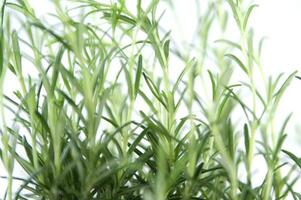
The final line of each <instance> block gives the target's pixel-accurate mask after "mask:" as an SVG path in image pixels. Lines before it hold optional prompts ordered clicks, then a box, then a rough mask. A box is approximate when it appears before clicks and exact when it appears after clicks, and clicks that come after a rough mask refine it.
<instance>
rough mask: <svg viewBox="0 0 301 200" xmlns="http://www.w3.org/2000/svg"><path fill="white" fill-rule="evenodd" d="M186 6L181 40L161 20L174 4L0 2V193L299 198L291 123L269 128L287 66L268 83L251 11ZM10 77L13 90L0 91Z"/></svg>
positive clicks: (84, 198)
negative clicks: (288, 141) (42, 11)
mask: <svg viewBox="0 0 301 200" xmlns="http://www.w3.org/2000/svg"><path fill="white" fill-rule="evenodd" d="M191 3H195V8H196V14H197V20H196V23H197V26H196V27H197V28H196V30H195V32H194V34H193V35H194V36H193V38H192V40H191V41H190V42H187V41H188V40H183V41H179V40H177V39H175V38H176V37H175V36H174V35H173V32H172V31H169V30H168V28H166V27H164V26H162V25H161V20H162V19H164V17H165V15H164V11H163V10H166V12H170V13H171V15H172V14H174V15H172V16H174V18H175V19H176V18H177V9H176V7H177V2H176V1H171V0H169V1H159V0H150V1H142V0H135V1H126V0H118V1H94V0H62V1H59V0H53V1H51V5H52V6H53V11H52V13H51V14H50V15H45V16H43V17H41V16H38V15H37V14H36V10H35V9H34V8H33V5H32V4H31V2H30V1H29V0H7V1H6V0H4V1H2V4H1V21H0V22H1V24H0V25H1V29H0V80H1V82H0V110H1V114H0V115H1V129H0V130H1V142H2V143H1V151H0V153H1V154H0V155H1V159H2V164H3V166H4V167H5V169H6V174H3V173H2V174H1V175H2V178H4V179H5V180H6V181H7V190H6V192H5V194H2V196H3V198H4V199H7V200H12V199H41V200H42V199H43V200H58V199H64V200H69V199H70V200H91V199H95V200H96V199H101V200H117V199H124V200H129V199H132V200H134V199H136V200H138V199H145V200H165V199H169V200H175V199H183V200H188V199H208V200H209V199H210V200H214V199H216V200H218V199H232V200H251V199H252V200H253V199H258V200H261V199H263V200H270V199H278V200H280V199H289V198H293V199H301V194H299V193H298V191H297V190H296V188H295V187H294V184H295V183H296V181H297V180H298V178H299V176H298V175H297V176H296V175H295V172H298V171H299V168H300V167H301V160H300V159H299V158H298V157H297V156H295V155H294V154H293V153H291V152H289V151H286V150H285V147H284V146H283V144H284V140H285V138H286V134H285V127H286V125H287V124H288V121H289V118H290V115H289V116H288V118H287V119H286V120H285V121H283V125H282V126H280V128H279V129H277V127H278V126H275V120H276V117H275V116H277V114H278V113H277V107H278V105H279V103H280V100H281V97H282V96H283V94H284V92H285V90H286V89H287V88H288V86H289V84H290V82H291V81H292V80H293V79H294V77H295V75H296V73H297V72H293V73H291V74H289V75H282V74H281V75H279V76H277V77H268V76H266V75H265V73H264V70H263V66H262V64H261V49H262V43H263V40H258V39H257V37H255V34H254V31H253V29H252V28H251V27H250V25H249V23H248V22H249V19H250V17H252V13H253V11H254V10H255V9H256V7H257V5H256V4H252V2H249V1H243V0H227V1H222V0H210V1H208V2H202V1H195V2H193V1H191ZM133 5H134V6H133ZM187 20H188V19H187ZM12 23H14V26H12V25H11V24H12ZM230 23H231V24H234V25H235V26H236V34H237V35H238V36H239V38H237V40H233V39H232V38H231V37H228V35H229V28H228V24H230ZM166 29H167V30H166ZM230 31H231V32H232V31H233V30H232V29H231V30H230ZM235 74H239V77H240V78H239V79H237V78H236V77H235V76H234V75H235ZM10 77H14V78H15V79H16V80H18V87H17V89H16V90H14V91H10V92H7V93H6V92H3V91H4V88H5V87H6V85H7V84H11V83H10ZM8 113H9V114H10V115H11V114H12V115H13V120H8V119H7V116H8ZM237 118H239V119H237ZM284 156H286V157H287V156H288V157H290V158H291V159H292V161H294V162H295V164H291V165H290V166H289V168H290V171H288V172H287V171H283V170H282V168H283V166H288V165H289V164H288V163H286V162H285V161H284V160H283V157H284ZM258 157H260V158H261V159H262V160H263V161H262V163H261V165H262V166H265V167H262V168H261V169H260V170H261V172H262V173H263V174H265V176H264V177H263V178H262V177H258V176H257V175H256V174H255V172H254V171H255V167H256V165H258V164H256V161H255V160H256V159H257V158H258ZM15 167H18V168H21V170H22V172H21V173H20V172H19V173H18V172H17V170H14V169H15ZM298 167H299V168H298ZM265 168H266V169H265ZM20 174H22V175H20ZM24 174H25V175H24ZM258 178H262V179H260V180H261V182H260V184H258ZM18 185H20V187H18Z"/></svg>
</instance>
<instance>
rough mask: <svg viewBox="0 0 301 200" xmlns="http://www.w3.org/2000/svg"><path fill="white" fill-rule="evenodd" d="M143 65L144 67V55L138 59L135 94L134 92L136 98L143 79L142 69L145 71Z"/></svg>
mask: <svg viewBox="0 0 301 200" xmlns="http://www.w3.org/2000/svg"><path fill="white" fill-rule="evenodd" d="M142 65H143V59H142V55H139V57H138V65H137V71H136V80H135V92H134V94H135V95H134V96H135V98H136V97H137V94H138V92H139V87H140V79H141V75H142V69H143V66H142Z"/></svg>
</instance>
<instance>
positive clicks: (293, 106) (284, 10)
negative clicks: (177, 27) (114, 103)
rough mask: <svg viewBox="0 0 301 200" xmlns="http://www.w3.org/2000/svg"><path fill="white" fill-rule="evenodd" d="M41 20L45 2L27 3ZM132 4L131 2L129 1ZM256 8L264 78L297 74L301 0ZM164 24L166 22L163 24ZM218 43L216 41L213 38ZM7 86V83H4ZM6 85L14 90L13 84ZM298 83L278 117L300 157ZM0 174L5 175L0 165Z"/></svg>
mask: <svg viewBox="0 0 301 200" xmlns="http://www.w3.org/2000/svg"><path fill="white" fill-rule="evenodd" d="M29 1H30V2H31V3H32V5H33V6H34V7H35V8H36V10H37V11H38V12H37V14H38V15H40V16H43V15H44V14H45V13H47V12H48V11H49V10H50V9H51V6H50V4H49V2H48V1H47V0H29ZM200 1H201V2H203V3H204V2H206V1H207V0H200ZM133 2H134V1H133ZM188 2H189V1H188V0H178V1H175V3H176V4H177V5H178V6H177V7H179V8H181V9H180V12H179V13H178V14H179V19H181V20H180V21H179V22H180V23H181V28H182V29H183V30H188V31H184V32H183V37H184V39H185V37H190V35H189V33H190V32H189V30H191V27H192V26H193V25H192V24H191V23H192V21H193V20H190V19H191V18H192V17H193V16H191V12H190V10H191V9H192V8H191V5H190V4H189V3H188ZM257 3H258V4H259V7H258V8H256V10H255V11H254V13H253V16H252V18H251V25H252V26H253V27H254V29H255V32H256V35H260V36H266V37H267V38H268V39H267V40H266V43H265V45H264V49H263V56H262V59H263V67H264V69H265V71H266V72H267V74H271V75H274V76H275V75H278V74H279V73H281V72H284V73H290V72H293V71H294V70H300V73H299V75H300V74H301V0H261V1H258V2H257ZM167 21H168V20H167ZM217 39H218V38H217ZM8 82H9V79H8ZM8 82H7V84H8V85H10V86H11V87H14V84H15V83H14V82H12V81H11V82H9V83H8ZM300 88H301V81H298V80H295V81H293V83H292V85H291V86H290V87H289V89H288V91H287V93H286V95H285V96H284V99H283V101H282V103H281V107H280V112H279V113H280V114H283V117H285V116H287V115H288V114H289V113H290V112H293V113H294V114H293V118H292V120H291V121H290V125H289V128H288V129H287V133H288V139H287V141H286V145H285V146H286V147H287V149H288V150H291V151H293V152H295V153H296V154H298V152H299V153H300V156H301V151H300V148H301V135H300V133H301V120H300V119H301V104H300V103H301V90H300ZM0 174H1V175H5V172H4V169H3V166H1V165H0ZM4 191H5V180H3V179H0V198H2V197H3V194H4Z"/></svg>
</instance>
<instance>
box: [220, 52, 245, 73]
mask: <svg viewBox="0 0 301 200" xmlns="http://www.w3.org/2000/svg"><path fill="white" fill-rule="evenodd" d="M225 56H226V57H228V58H230V59H231V60H233V61H234V62H236V63H237V64H238V66H239V67H240V68H241V69H242V70H243V71H244V72H245V73H246V74H248V69H247V67H246V66H245V65H244V64H243V62H242V61H241V60H240V59H239V58H238V57H237V56H235V55H233V54H226V55H225Z"/></svg>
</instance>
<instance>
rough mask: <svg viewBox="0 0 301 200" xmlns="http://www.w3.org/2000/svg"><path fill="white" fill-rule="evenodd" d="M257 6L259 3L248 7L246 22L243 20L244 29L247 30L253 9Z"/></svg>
mask: <svg viewBox="0 0 301 200" xmlns="http://www.w3.org/2000/svg"><path fill="white" fill-rule="evenodd" d="M256 7H258V5H257V4H254V5H251V6H250V7H249V8H248V10H247V12H246V15H245V17H244V22H243V28H244V30H246V28H247V24H248V21H249V18H250V15H251V13H252V11H253V9H254V8H256Z"/></svg>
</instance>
